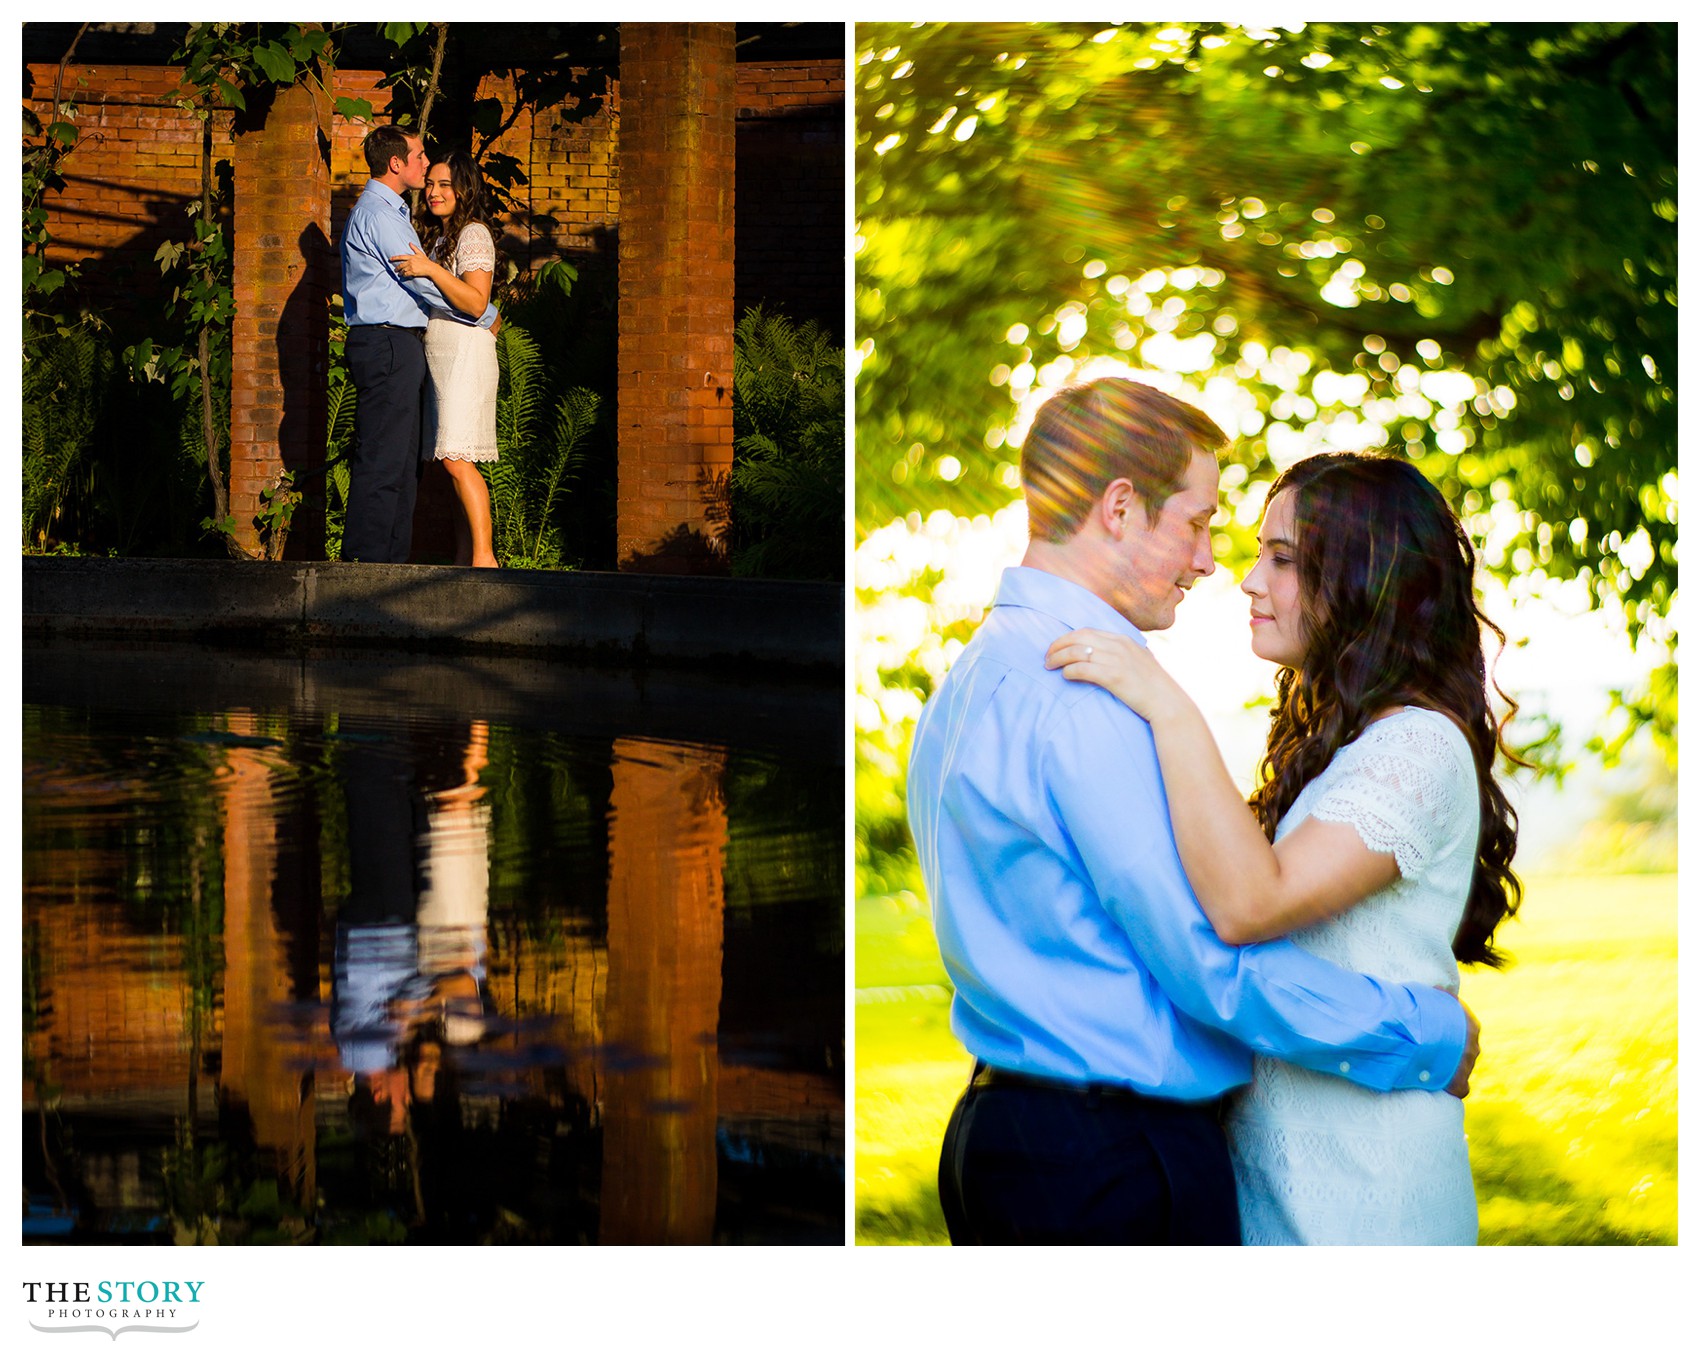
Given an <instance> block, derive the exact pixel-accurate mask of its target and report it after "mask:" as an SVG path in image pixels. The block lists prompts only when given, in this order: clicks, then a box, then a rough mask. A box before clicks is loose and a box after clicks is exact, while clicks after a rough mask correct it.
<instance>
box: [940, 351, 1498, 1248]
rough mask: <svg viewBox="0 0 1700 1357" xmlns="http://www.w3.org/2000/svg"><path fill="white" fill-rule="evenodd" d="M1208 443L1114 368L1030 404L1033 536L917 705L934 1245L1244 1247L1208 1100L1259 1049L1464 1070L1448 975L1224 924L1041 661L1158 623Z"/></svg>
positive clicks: (1209, 471) (1421, 1084)
mask: <svg viewBox="0 0 1700 1357" xmlns="http://www.w3.org/2000/svg"><path fill="white" fill-rule="evenodd" d="M1226 442H1227V439H1226V436H1225V435H1224V434H1223V433H1222V431H1221V430H1220V429H1218V428H1217V427H1216V425H1215V424H1214V423H1213V422H1212V421H1211V420H1210V419H1209V418H1208V417H1206V416H1205V415H1203V414H1202V413H1200V412H1199V411H1197V410H1194V409H1192V408H1191V407H1190V406H1187V405H1184V404H1182V403H1181V402H1179V401H1176V400H1174V399H1173V398H1171V397H1169V396H1166V395H1164V394H1162V393H1161V392H1159V391H1157V390H1155V389H1154V388H1152V387H1149V386H1144V385H1141V384H1139V383H1136V382H1131V381H1126V380H1124V379H1120V378H1110V379H1104V380H1100V381H1096V382H1091V383H1088V384H1086V385H1084V386H1079V387H1074V388H1071V389H1069V390H1066V391H1064V392H1061V393H1059V394H1058V395H1057V396H1054V397H1053V398H1052V399H1051V400H1049V401H1048V402H1046V404H1045V405H1044V406H1043V407H1042V408H1041V409H1040V411H1039V413H1038V415H1037V416H1036V417H1035V419H1034V422H1033V427H1032V429H1031V431H1030V432H1029V433H1028V436H1027V439H1026V441H1025V443H1024V444H1023V447H1022V485H1023V492H1024V495H1025V497H1026V500H1027V506H1028V526H1029V534H1030V542H1029V545H1028V550H1027V554H1026V556H1025V557H1024V559H1023V562H1022V564H1021V565H1020V566H1018V567H1014V568H1012V569H1010V570H1007V571H1006V572H1005V573H1004V577H1003V580H1002V583H1001V584H1000V586H999V589H998V596H997V601H996V604H995V605H994V607H993V609H992V611H991V613H990V615H989V616H988V617H987V619H986V621H985V622H984V623H983V624H982V625H981V627H980V629H979V631H978V632H977V633H976V635H975V637H974V639H973V641H972V642H971V643H970V644H969V645H968V647H967V648H966V649H965V650H964V651H963V652H962V654H961V656H959V657H958V659H957V661H956V663H955V665H954V666H953V667H952V669H951V671H950V673H949V674H948V675H947V676H946V678H945V679H944V681H943V682H942V683H941V684H940V685H939V688H938V690H937V692H935V693H934V694H933V696H932V699H931V700H930V701H929V702H928V703H927V706H926V709H925V710H924V711H923V712H922V714H921V718H920V721H919V723H918V724H917V726H916V730H915V739H914V743H913V746H912V748H911V751H910V760H909V781H908V802H909V821H910V825H911V828H912V829H913V831H914V837H915V846H916V850H917V853H918V855H919V858H920V864H921V870H922V874H923V875H924V877H925V878H926V883H927V891H928V894H929V896H930V898H931V902H932V908H933V918H934V926H935V928H936V931H937V933H938V940H939V950H940V952H941V954H942V956H943V958H944V962H945V968H946V970H947V971H948V972H949V974H950V978H951V981H952V982H953V984H954V985H955V987H956V995H955V999H954V1001H953V1003H952V1006H951V1028H952V1030H953V1031H954V1032H955V1033H956V1035H957V1036H958V1037H959V1038H960V1039H961V1041H962V1043H963V1044H964V1045H965V1046H966V1047H967V1048H968V1050H969V1052H970V1053H971V1054H972V1055H973V1056H974V1057H975V1058H976V1066H975V1073H974V1076H973V1078H972V1079H971V1081H970V1083H969V1087H968V1089H967V1090H966V1091H965V1092H964V1093H963V1095H962V1098H961V1100H960V1101H959V1102H958V1104H957V1107H956V1111H955V1113H954V1114H953V1115H952V1118H951V1122H950V1126H949V1128H948V1129H947V1131H946V1133H945V1143H944V1149H943V1154H942V1157H941V1161H940V1165H939V1192H940V1196H941V1198H942V1201H943V1204H944V1208H945V1219H946V1222H947V1224H948V1226H949V1228H950V1234H951V1239H952V1241H953V1242H955V1243H1019V1242H1027V1243H1041V1242H1056V1243H1062V1242H1075V1243H1086V1242H1121V1243H1217V1244H1236V1243H1238V1242H1239V1218H1238V1211H1237V1208H1236V1206H1235V1201H1234V1180H1233V1171H1232V1168H1231V1166H1230V1163H1229V1159H1228V1152H1227V1144H1226V1140H1225V1137H1224V1135H1223V1132H1222V1127H1221V1124H1220V1104H1221V1099H1222V1096H1223V1095H1224V1094H1225V1093H1227V1092H1228V1091H1229V1090H1230V1089H1232V1088H1234V1087H1235V1086H1237V1085H1240V1084H1244V1083H1245V1082H1246V1081H1247V1080H1248V1079H1249V1078H1250V1077H1251V1055H1252V1052H1253V1051H1256V1052H1258V1053H1260V1054H1266V1055H1271V1056H1276V1057H1279V1058H1280V1059H1283V1060H1287V1061H1291V1062H1293V1063H1295V1064H1299V1065H1303V1066H1306V1067H1308V1068H1311V1069H1318V1070H1327V1071H1330V1072H1333V1073H1337V1074H1342V1075H1343V1076H1344V1077H1347V1078H1349V1079H1352V1080H1353V1081H1355V1082H1357V1083H1360V1084H1363V1085H1366V1086H1368V1087H1370V1088H1375V1089H1383V1090H1385V1089H1392V1088H1426V1089H1432V1090H1436V1091H1439V1090H1442V1089H1448V1090H1449V1091H1453V1092H1457V1093H1458V1094H1459V1095H1460V1096H1461V1095H1462V1093H1463V1091H1464V1090H1465V1089H1466V1088H1467V1087H1468V1076H1469V1071H1470V1067H1471V1066H1472V1065H1473V1064H1474V1060H1475V1025H1474V1020H1473V1019H1472V1018H1470V1017H1469V1016H1468V1014H1467V1012H1466V1010H1464V1009H1463V1008H1462V1006H1461V1005H1460V1004H1459V1003H1458V1001H1457V1000H1456V999H1454V998H1453V997H1452V996H1451V995H1448V994H1445V993H1442V992H1441V991H1439V990H1431V989H1426V988H1421V987H1417V988H1413V987H1409V986H1403V985H1393V984H1388V983H1385V982H1382V981H1377V980H1373V979H1370V978H1368V977H1366V976H1361V975H1353V974H1350V973H1347V972H1345V971H1342V970H1340V969H1338V968H1336V967H1334V966H1331V965H1329V964H1328V963H1326V962H1324V961H1321V960H1319V959H1318V958H1316V957H1313V956H1311V955H1309V954H1308V953H1306V952H1303V951H1301V950H1300V949H1299V948H1297V947H1295V946H1294V945H1293V944H1291V943H1289V942H1284V941H1282V942H1271V943H1262V944H1258V945H1256V946H1251V947H1230V946H1228V945H1227V944H1226V943H1224V942H1222V941H1221V940H1220V939H1219V938H1218V937H1217V936H1216V934H1215V931H1214V930H1213V929H1212V928H1211V926H1210V923H1209V921H1208V919H1207V918H1206V917H1205V915H1204V912H1203V910H1202V909H1200V907H1199V905H1198V902H1197V900H1196V899H1195V898H1194V896H1193V894H1192V890H1191V887H1190V886H1189V885H1188V884H1187V879H1186V875H1185V873H1184V872H1183V870H1182V868H1181V862H1180V857H1179V854H1178V852H1177V851H1176V848H1175V842H1174V836H1173V834H1172V832H1171V830H1170V825H1169V814H1168V804H1167V801H1166V799H1165V795H1164V790H1163V782H1162V778H1161V776H1160V773H1159V769H1158V762H1157V756H1156V749H1155V745H1154V743H1153V741H1152V737H1151V731H1150V727H1149V726H1148V725H1146V723H1145V722H1144V721H1143V720H1141V719H1140V718H1139V717H1138V716H1136V715H1134V714H1133V713H1132V712H1131V711H1129V710H1128V709H1127V708H1126V707H1124V706H1123V705H1122V704H1121V703H1120V702H1119V701H1117V700H1116V699H1115V698H1114V697H1113V696H1111V695H1110V694H1109V693H1108V692H1106V691H1105V690H1104V689H1102V688H1099V687H1097V686H1096V685H1093V684H1088V683H1071V682H1069V681H1068V680H1067V679H1065V678H1064V677H1063V676H1062V674H1061V673H1060V672H1057V671H1052V670H1048V669H1046V668H1045V652H1046V650H1047V649H1048V647H1049V646H1050V643H1051V642H1052V641H1054V640H1055V639H1056V638H1057V637H1058V636H1060V635H1062V634H1063V633H1065V632H1068V631H1071V630H1073V629H1075V628H1078V627H1098V628H1101V629H1103V630H1106V631H1115V632H1119V633H1122V634H1124V635H1132V636H1135V637H1138V636H1139V634H1140V632H1142V631H1151V630H1161V629H1163V628H1165V627H1168V626H1170V625H1172V624H1173V622H1174V619H1175V609H1176V608H1177V607H1178V606H1179V604H1180V603H1181V601H1182V600H1183V599H1184V597H1185V593H1186V590H1187V589H1188V588H1190V587H1191V586H1192V584H1193V583H1194V582H1195V581H1197V580H1198V579H1200V578H1202V577H1203V576H1205V575H1208V574H1210V573H1211V572H1212V571H1213V570H1214V569H1215V562H1214V560H1213V558H1212V555H1211V544H1210V521H1211V519H1212V517H1213V516H1214V514H1215V512H1216V508H1217V475H1218V473H1217V465H1216V455H1215V454H1216V449H1217V448H1219V447H1221V446H1222V445H1223V444H1225V443H1226Z"/></svg>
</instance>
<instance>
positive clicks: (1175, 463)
mask: <svg viewBox="0 0 1700 1357" xmlns="http://www.w3.org/2000/svg"><path fill="white" fill-rule="evenodd" d="M1227 441H1228V436H1227V435H1226V434H1225V433H1223V432H1222V430H1221V429H1219V428H1218V427H1217V426H1216V422H1215V421H1214V420H1213V419H1211V418H1210V416H1208V415H1206V414H1205V413H1204V412H1203V411H1201V410H1195V409H1193V407H1192V406H1190V405H1187V404H1185V403H1184V402H1182V401H1178V400H1176V399H1175V398H1174V397H1173V396H1166V395H1164V394H1163V393H1162V392H1161V391H1159V390H1157V389H1156V388H1155V387H1152V386H1146V385H1144V384H1143V383H1141V382H1131V381H1129V380H1127V378H1125V377H1101V378H1099V379H1098V380H1097V381H1094V382H1083V383H1082V384H1081V385H1079V386H1070V387H1065V388H1064V389H1063V390H1061V391H1059V392H1057V394H1056V395H1054V396H1052V397H1051V398H1050V399H1049V400H1048V401H1046V402H1045V403H1044V404H1043V405H1041V406H1040V407H1039V413H1038V414H1036V415H1035V416H1034V417H1033V427H1032V428H1030V429H1029V430H1028V431H1027V438H1026V440H1025V441H1024V442H1023V443H1022V445H1021V489H1022V493H1023V494H1024V495H1025V496H1026V499H1027V531H1028V534H1029V535H1030V536H1031V537H1033V538H1034V539H1036V540H1038V541H1043V542H1059V543H1060V542H1066V541H1068V539H1069V538H1071V537H1073V536H1074V534H1075V533H1077V532H1079V531H1080V528H1081V525H1082V524H1084V523H1085V522H1086V517H1087V514H1088V513H1089V512H1090V511H1091V509H1092V506H1093V505H1094V504H1096V503H1097V502H1098V500H1099V498H1100V497H1102V495H1103V493H1104V490H1105V488H1106V487H1107V486H1108V485H1109V484H1110V482H1111V481H1114V480H1119V479H1121V478H1122V477H1124V476H1125V477H1126V478H1127V479H1128V480H1130V481H1132V482H1133V489H1134V493H1135V494H1137V495H1138V496H1139V497H1140V499H1141V500H1143V501H1144V502H1145V512H1146V514H1147V515H1148V516H1149V518H1150V520H1151V522H1153V523H1155V522H1156V521H1157V516H1158V514H1159V513H1161V512H1162V508H1163V502H1164V501H1165V500H1167V499H1168V498H1169V496H1170V495H1172V494H1174V492H1175V491H1176V490H1178V489H1180V487H1181V484H1182V483H1183V482H1184V481H1185V480H1186V469H1187V464H1188V463H1189V462H1190V461H1191V460H1192V456H1193V454H1194V453H1195V452H1212V453H1213V452H1215V451H1216V449H1217V448H1219V447H1221V446H1222V445H1223V444H1225V443H1226V442H1227Z"/></svg>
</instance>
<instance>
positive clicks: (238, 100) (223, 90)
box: [213, 75, 248, 110]
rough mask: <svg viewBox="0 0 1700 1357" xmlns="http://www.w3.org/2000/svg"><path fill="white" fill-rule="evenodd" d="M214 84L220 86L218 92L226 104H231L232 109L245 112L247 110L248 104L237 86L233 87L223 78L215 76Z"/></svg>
mask: <svg viewBox="0 0 1700 1357" xmlns="http://www.w3.org/2000/svg"><path fill="white" fill-rule="evenodd" d="M213 84H215V85H217V86H218V92H219V93H220V94H222V95H223V96H224V102H225V103H227V104H229V105H230V106H231V107H232V108H240V109H243V110H246V109H247V107H248V104H247V101H246V100H245V99H243V97H242V91H241V90H239V89H237V88H236V86H234V85H232V84H231V83H230V82H229V81H228V80H226V79H225V78H224V77H223V76H221V75H215V76H214V77H213Z"/></svg>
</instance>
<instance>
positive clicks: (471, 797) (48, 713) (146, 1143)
mask: <svg viewBox="0 0 1700 1357" xmlns="http://www.w3.org/2000/svg"><path fill="white" fill-rule="evenodd" d="M24 688H25V692H24V696H25V706H24V716H23V732H24V738H23V772H24V796H23V876H24V905H23V967H24V970H23V981H24V983H23V991H24V1021H23V1032H24V1037H23V1040H24V1122H23V1143H24V1184H23V1186H24V1189H25V1198H26V1214H25V1224H24V1233H25V1237H26V1239H29V1240H33V1241H39V1242H67V1241H68V1242H91V1243H92V1242H126V1241H134V1242H162V1241H167V1240H177V1241H179V1242H191V1241H199V1242H206V1243H212V1242H221V1243H262V1242H264V1243H275V1242H299V1243H340V1242H373V1243H376V1242H421V1243H429V1242H489V1243H615V1242H654V1243H659V1242H699V1243H707V1242H718V1243H746V1242H750V1243H759V1242H778V1243H793V1242H821V1243H838V1242H840V1241H842V1239H843V1195H844V1143H843V1109H844V1096H843V1048H844V1031H843V1021H844V999H843V993H844V990H843V984H844V950H843V943H844V935H843V928H844V913H843V878H842V873H843V866H842V864H843V812H844V805H843V773H844V769H843V756H842V734H841V732H842V729H843V727H842V717H841V709H840V697H839V694H838V693H837V692H836V691H820V690H816V689H810V688H806V687H795V688H786V687H775V688H771V689H769V688H763V687H761V686H759V685H751V684H748V683H742V684H734V683H728V682H725V681H723V680H713V679H701V680H697V679H692V678H690V677H681V676H678V675H671V676H669V675H660V676H655V675H651V676H647V677H641V678H640V677H634V676H632V675H626V674H608V673H586V672H577V671H570V670H564V669H562V668H560V667H552V666H546V665H541V664H536V663H524V662H518V661H492V660H481V661H472V660H466V661H452V660H451V661H444V660H441V659H433V660H423V659H419V658H416V657H407V656H400V655H390V654H367V655H365V656H363V657H356V658H353V659H347V658H344V659H332V658H329V657H326V658H321V659H308V660H301V659H286V658H270V657H256V656H243V655H233V654H226V653H213V652H205V651H196V650H191V649H187V648H164V647H161V648H155V649H152V650H136V649H132V650H128V651H120V650H93V649H87V648H77V649H72V648H65V647H63V646H47V647H38V648H35V649H32V650H31V651H29V652H28V653H27V654H26V657H25V665H24Z"/></svg>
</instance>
